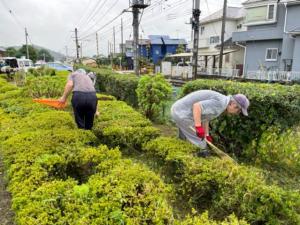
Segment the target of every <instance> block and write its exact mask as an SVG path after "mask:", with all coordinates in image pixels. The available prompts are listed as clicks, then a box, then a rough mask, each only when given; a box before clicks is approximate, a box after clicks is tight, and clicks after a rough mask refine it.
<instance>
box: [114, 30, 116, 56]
mask: <svg viewBox="0 0 300 225" xmlns="http://www.w3.org/2000/svg"><path fill="white" fill-rule="evenodd" d="M113 28H114V55H115V54H116V31H115V27H113Z"/></svg>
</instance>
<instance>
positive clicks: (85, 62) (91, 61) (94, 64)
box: [81, 58, 97, 67]
mask: <svg viewBox="0 0 300 225" xmlns="http://www.w3.org/2000/svg"><path fill="white" fill-rule="evenodd" d="M81 63H82V64H83V65H85V66H90V67H97V62H96V60H95V59H89V58H86V59H82V61H81Z"/></svg>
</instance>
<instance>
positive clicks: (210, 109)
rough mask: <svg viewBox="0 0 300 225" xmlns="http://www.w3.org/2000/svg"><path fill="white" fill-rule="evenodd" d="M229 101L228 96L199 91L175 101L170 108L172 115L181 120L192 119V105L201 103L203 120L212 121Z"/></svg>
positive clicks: (214, 92) (209, 91)
mask: <svg viewBox="0 0 300 225" xmlns="http://www.w3.org/2000/svg"><path fill="white" fill-rule="evenodd" d="M229 101H230V97H229V96H225V95H222V94H220V93H218V92H216V91H211V90H199V91H195V92H192V93H190V94H188V95H186V96H185V97H183V98H181V99H179V100H178V101H176V102H175V103H174V104H173V106H172V109H171V111H172V114H176V115H177V116H178V117H179V118H181V119H188V118H189V119H192V117H193V105H194V104H195V103H197V102H201V105H202V110H203V111H202V114H203V115H204V117H203V119H206V118H207V119H209V120H211V119H213V118H215V117H217V116H218V115H220V114H221V113H222V112H223V111H224V110H225V109H226V106H227V105H228V102H229Z"/></svg>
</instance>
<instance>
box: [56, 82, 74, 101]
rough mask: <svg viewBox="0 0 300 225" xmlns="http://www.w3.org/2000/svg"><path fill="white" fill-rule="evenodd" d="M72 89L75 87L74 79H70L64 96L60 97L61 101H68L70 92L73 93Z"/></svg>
mask: <svg viewBox="0 0 300 225" xmlns="http://www.w3.org/2000/svg"><path fill="white" fill-rule="evenodd" d="M72 89H73V81H72V80H68V82H67V84H66V86H65V90H64V93H63V95H62V97H61V98H60V99H59V101H60V102H61V103H65V102H66V101H67V98H68V96H69V94H70V93H71V91H72Z"/></svg>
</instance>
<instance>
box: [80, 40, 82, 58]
mask: <svg viewBox="0 0 300 225" xmlns="http://www.w3.org/2000/svg"><path fill="white" fill-rule="evenodd" d="M80 58H81V59H82V42H80Z"/></svg>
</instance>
